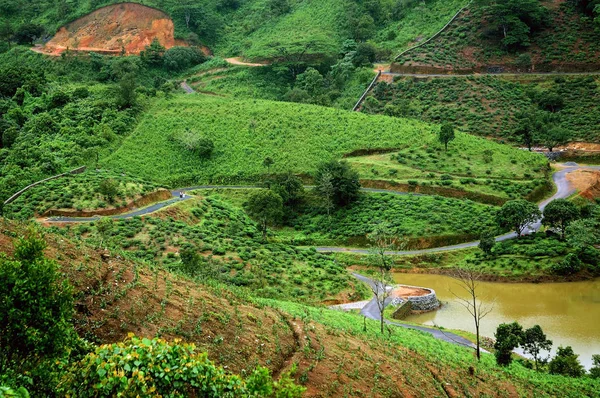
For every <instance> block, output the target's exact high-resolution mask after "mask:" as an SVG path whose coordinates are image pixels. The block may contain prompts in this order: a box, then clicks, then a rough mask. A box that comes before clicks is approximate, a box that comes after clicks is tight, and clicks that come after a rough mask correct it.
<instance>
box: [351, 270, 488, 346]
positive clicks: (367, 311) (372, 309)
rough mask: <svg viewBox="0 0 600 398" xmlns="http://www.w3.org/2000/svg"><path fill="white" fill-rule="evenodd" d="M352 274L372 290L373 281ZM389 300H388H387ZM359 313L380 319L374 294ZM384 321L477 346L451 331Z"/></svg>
mask: <svg viewBox="0 0 600 398" xmlns="http://www.w3.org/2000/svg"><path fill="white" fill-rule="evenodd" d="M352 276H354V277H355V278H356V279H358V280H359V281H361V282H364V283H366V284H367V285H369V287H370V288H371V289H372V290H373V288H374V286H375V283H376V282H375V281H374V280H372V279H370V278H367V277H366V276H363V275H360V274H356V273H352ZM388 300H389V301H388ZM388 300H386V303H385V306H387V305H389V303H390V302H391V299H388ZM360 314H361V315H363V316H365V317H367V318H369V319H374V320H377V321H379V320H380V319H381V312H380V311H379V305H378V303H377V298H376V297H375V296H373V298H372V299H371V301H369V302H368V303H367V304H366V305H365V306H364V307H363V308H362V310H361V311H360ZM385 323H386V324H387V325H392V326H398V327H402V328H405V329H412V330H419V331H421V332H424V333H428V334H430V335H432V336H433V337H434V338H436V339H438V340H442V341H446V342H448V343H452V344H456V345H460V346H464V347H470V348H477V347H476V346H475V344H473V343H472V342H471V341H469V340H467V339H465V338H464V337H461V336H459V335H456V334H454V333H451V332H446V331H443V330H440V329H436V328H428V327H425V326H416V325H409V324H406V323H402V322H392V321H389V320H385ZM481 351H482V352H487V351H485V350H483V349H482V350H481Z"/></svg>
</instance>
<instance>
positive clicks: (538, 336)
mask: <svg viewBox="0 0 600 398" xmlns="http://www.w3.org/2000/svg"><path fill="white" fill-rule="evenodd" d="M521 346H522V347H523V351H524V352H525V354H529V355H531V356H532V357H533V362H534V364H535V370H538V364H539V363H540V362H544V360H542V358H541V357H540V354H541V352H542V351H550V348H552V340H548V338H547V337H546V335H545V334H544V331H543V330H542V328H541V327H540V325H535V326H533V327H531V328H529V329H526V330H525V332H524V333H523V339H522V343H521Z"/></svg>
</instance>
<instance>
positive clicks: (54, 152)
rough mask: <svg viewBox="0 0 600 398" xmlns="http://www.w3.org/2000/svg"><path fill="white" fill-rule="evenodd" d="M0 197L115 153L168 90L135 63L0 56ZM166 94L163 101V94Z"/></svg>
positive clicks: (160, 76)
mask: <svg viewBox="0 0 600 398" xmlns="http://www.w3.org/2000/svg"><path fill="white" fill-rule="evenodd" d="M0 65H1V67H0V135H1V138H2V145H1V146H2V147H1V149H0V157H1V158H2V162H1V163H2V166H1V168H0V181H1V183H0V197H1V198H2V199H3V200H4V199H6V198H8V197H9V196H10V195H11V194H13V193H14V192H16V191H18V190H19V189H21V188H23V187H24V186H26V185H28V184H30V183H32V182H34V181H38V180H41V179H43V178H45V177H49V176H51V175H55V174H59V173H61V172H64V171H67V170H70V169H73V168H75V167H78V166H82V165H85V164H88V165H90V166H92V167H94V166H96V165H97V160H98V158H99V157H101V156H102V154H103V153H104V152H110V150H111V149H114V148H115V147H117V146H118V145H119V144H120V143H121V141H122V139H123V137H124V136H125V135H127V134H128V133H129V132H130V131H131V130H132V129H133V128H134V127H135V125H136V123H137V118H138V117H139V115H140V113H141V112H142V111H143V110H144V108H145V106H146V105H147V104H148V102H149V101H150V99H151V98H152V97H155V96H164V95H166V94H165V93H168V92H170V91H171V90H172V89H173V85H172V84H170V83H166V82H167V79H166V77H167V76H168V72H167V71H166V70H164V69H162V68H157V67H153V66H151V65H149V64H147V63H146V62H144V61H142V60H141V59H139V58H125V57H103V56H99V55H95V56H90V57H75V56H68V55H67V56H65V57H63V58H59V59H54V58H48V57H44V56H42V55H39V54H35V53H33V52H31V51H29V50H28V49H25V48H22V47H17V48H13V49H12V50H11V51H9V52H6V53H3V54H0ZM167 95H168V94H167Z"/></svg>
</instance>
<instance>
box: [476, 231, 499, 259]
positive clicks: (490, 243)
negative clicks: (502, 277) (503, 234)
mask: <svg viewBox="0 0 600 398" xmlns="http://www.w3.org/2000/svg"><path fill="white" fill-rule="evenodd" d="M494 246H496V236H495V234H494V232H493V231H492V230H487V231H484V232H482V233H481V235H480V237H479V248H480V249H481V251H483V252H484V253H485V254H486V256H491V255H492V250H493V249H494Z"/></svg>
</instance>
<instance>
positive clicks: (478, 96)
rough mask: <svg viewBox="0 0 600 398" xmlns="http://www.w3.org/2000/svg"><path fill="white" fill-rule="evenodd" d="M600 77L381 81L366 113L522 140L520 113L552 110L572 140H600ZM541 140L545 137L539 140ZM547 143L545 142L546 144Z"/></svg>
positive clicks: (458, 77) (374, 91)
mask: <svg viewBox="0 0 600 398" xmlns="http://www.w3.org/2000/svg"><path fill="white" fill-rule="evenodd" d="M599 83H600V77H599V76H597V75H596V76H553V77H552V76H550V77H544V76H531V77H527V76H511V77H494V76H471V77H462V76H455V77H450V78H437V79H436V78H428V79H426V78H423V79H412V78H409V77H406V78H402V77H398V78H396V79H395V80H394V82H393V83H391V84H386V83H380V84H379V86H378V87H376V88H375V89H374V90H373V92H372V93H371V96H372V97H373V99H375V100H376V101H373V100H369V101H367V106H365V108H363V109H364V110H363V111H364V112H367V113H381V114H386V115H390V116H400V117H418V118H422V119H423V120H426V121H429V122H432V123H436V122H444V121H446V122H452V123H455V124H456V125H457V126H460V128H461V129H462V130H463V131H465V132H467V133H470V134H474V135H480V136H484V137H489V136H493V137H500V138H502V139H508V140H510V141H513V142H519V141H520V140H521V137H520V136H519V135H518V134H516V131H517V130H518V129H519V126H520V120H519V118H518V115H519V113H522V112H523V111H526V112H527V113H528V114H529V115H530V116H531V115H533V114H534V112H536V111H538V112H539V111H550V110H553V111H554V112H553V113H554V116H555V117H557V118H558V123H557V124H558V125H559V126H561V127H563V128H565V129H568V130H569V131H570V132H571V134H572V135H571V138H570V139H571V140H573V141H586V142H596V141H598V139H600V110H599V109H598V104H599V103H600V91H599V90H598V87H599ZM540 138H541V137H540ZM541 141H543V140H541Z"/></svg>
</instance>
